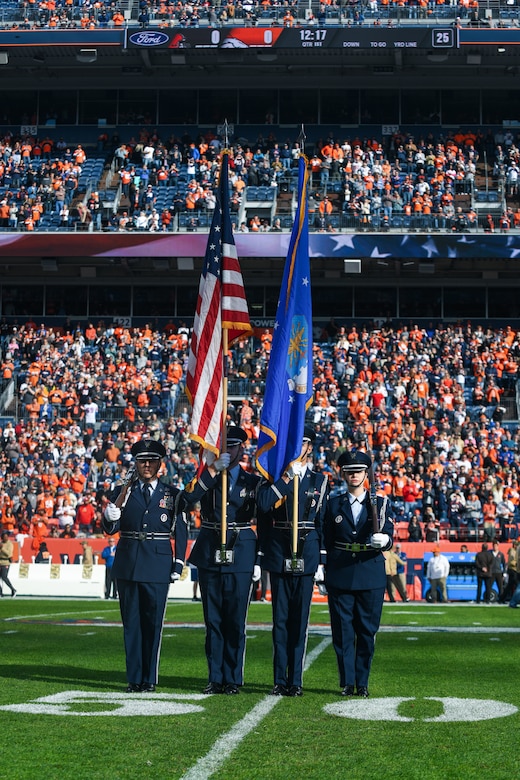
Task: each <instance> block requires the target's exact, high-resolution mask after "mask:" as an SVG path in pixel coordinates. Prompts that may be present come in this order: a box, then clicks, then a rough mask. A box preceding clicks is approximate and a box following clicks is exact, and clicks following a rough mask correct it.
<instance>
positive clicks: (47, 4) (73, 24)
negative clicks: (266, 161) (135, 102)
mask: <svg viewBox="0 0 520 780" xmlns="http://www.w3.org/2000/svg"><path fill="white" fill-rule="evenodd" d="M0 10H3V11H4V13H3V23H4V25H6V26H8V27H9V29H21V30H28V29H50V30H54V29H83V30H93V29H106V28H112V29H113V28H116V29H117V28H121V27H125V26H130V27H132V26H137V25H139V26H140V27H143V28H144V27H153V28H159V29H161V28H168V27H181V28H188V27H189V28H197V27H199V26H203V25H209V26H215V27H216V26H220V25H235V24H236V25H240V26H243V27H252V26H256V25H257V24H262V25H269V26H283V27H294V26H306V27H308V26H313V25H320V26H321V25H325V24H327V23H333V24H334V23H336V24H338V25H339V24H346V25H347V26H351V25H355V26H359V25H363V24H365V23H367V24H378V23H380V22H381V21H382V20H388V22H390V23H392V24H393V23H394V22H396V23H399V22H400V21H401V19H403V20H404V19H413V20H418V21H420V20H425V21H428V20H435V19H438V18H442V19H446V20H447V19H449V20H451V21H452V22H455V23H460V24H464V23H470V24H474V25H476V26H480V25H482V26H491V25H492V24H500V25H503V26H505V25H507V24H510V23H511V22H515V21H516V20H517V19H518V16H517V9H516V7H515V6H513V7H511V5H508V3H507V1H506V0H504V2H503V3H498V4H497V10H501V11H502V13H500V14H498V15H496V18H495V19H494V20H488V19H486V20H484V19H481V15H480V14H479V6H478V2H477V0H448V2H447V1H446V0H346V2H345V0H343V2H342V1H341V0H319V1H318V0H315V2H314V3H311V4H307V3H301V2H298V0H284V2H278V1H277V0H217V1H216V2H209V0H189V2H187V1H184V0H140V2H139V3H135V4H133V5H132V4H130V6H128V4H127V3H124V2H110V1H109V0H107V1H106V2H103V1H102V0H96V1H95V2H92V0H76V2H68V0H39V2H32V0H21V2H19V3H17V2H11V0H4V1H3V2H1V3H0ZM125 12H126V13H125Z"/></svg>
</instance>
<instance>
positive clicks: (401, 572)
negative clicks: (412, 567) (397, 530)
mask: <svg viewBox="0 0 520 780" xmlns="http://www.w3.org/2000/svg"><path fill="white" fill-rule="evenodd" d="M395 551H396V553H397V555H398V557H399V558H400V559H401V562H399V561H398V562H397V576H398V577H399V581H400V583H401V588H402V590H403V593H404V595H405V598H404V599H403V601H410V599H409V598H408V593H407V590H406V569H407V566H408V556H407V554H406V553H405V551H404V550H403V549H402V547H401V545H400V544H399V542H398V543H397V544H396V545H395ZM400 592H401V591H399V593H400Z"/></svg>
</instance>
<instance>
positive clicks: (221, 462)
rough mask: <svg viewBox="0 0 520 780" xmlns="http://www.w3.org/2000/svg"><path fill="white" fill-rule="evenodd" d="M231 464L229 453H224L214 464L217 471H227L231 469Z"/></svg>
mask: <svg viewBox="0 0 520 780" xmlns="http://www.w3.org/2000/svg"><path fill="white" fill-rule="evenodd" d="M230 463H231V455H230V454H229V452H222V453H221V454H220V455H219V457H218V458H217V459H216V461H215V462H214V463H213V468H214V469H215V471H219V472H220V471H225V469H228V468H229V464H230Z"/></svg>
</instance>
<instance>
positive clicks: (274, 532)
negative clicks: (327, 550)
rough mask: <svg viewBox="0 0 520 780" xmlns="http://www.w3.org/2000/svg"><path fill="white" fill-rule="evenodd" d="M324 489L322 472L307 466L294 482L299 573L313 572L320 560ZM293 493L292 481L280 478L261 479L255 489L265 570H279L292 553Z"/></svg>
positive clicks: (261, 558)
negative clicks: (301, 561)
mask: <svg viewBox="0 0 520 780" xmlns="http://www.w3.org/2000/svg"><path fill="white" fill-rule="evenodd" d="M326 490H327V478H326V476H325V475H324V474H320V473H317V472H314V471H312V470H311V469H309V468H307V469H306V471H305V474H304V475H303V477H302V478H301V479H300V481H299V486H298V538H299V546H298V557H300V558H303V560H304V570H303V572H302V573H303V574H312V575H314V573H315V572H316V569H317V568H318V565H319V564H320V563H323V560H322V557H321V556H322V552H323V516H324V512H325V503H326V502H325V498H326ZM293 496H294V487H293V483H292V481H291V482H289V483H288V484H287V483H286V482H284V480H283V479H279V480H277V482H275V483H273V484H271V483H269V482H263V483H262V484H261V486H260V488H259V490H258V497H257V502H258V509H259V510H260V511H259V516H258V538H259V542H260V565H261V566H262V569H265V570H266V571H269V572H277V573H278V574H282V573H283V571H284V561H285V559H286V558H290V557H291V555H292V515H293ZM283 499H285V500H283ZM277 504H278V506H277ZM293 576H299V575H293Z"/></svg>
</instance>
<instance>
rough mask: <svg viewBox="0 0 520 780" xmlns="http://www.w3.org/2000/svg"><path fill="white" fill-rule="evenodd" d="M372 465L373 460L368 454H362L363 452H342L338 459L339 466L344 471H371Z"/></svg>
mask: <svg viewBox="0 0 520 780" xmlns="http://www.w3.org/2000/svg"><path fill="white" fill-rule="evenodd" d="M371 465H372V459H371V458H370V456H369V455H367V454H366V452H361V450H357V451H356V452H342V453H341V455H340V456H339V458H338V466H339V467H340V469H342V470H343V471H359V470H360V469H369V468H370V466H371Z"/></svg>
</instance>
